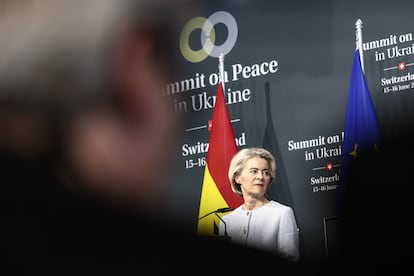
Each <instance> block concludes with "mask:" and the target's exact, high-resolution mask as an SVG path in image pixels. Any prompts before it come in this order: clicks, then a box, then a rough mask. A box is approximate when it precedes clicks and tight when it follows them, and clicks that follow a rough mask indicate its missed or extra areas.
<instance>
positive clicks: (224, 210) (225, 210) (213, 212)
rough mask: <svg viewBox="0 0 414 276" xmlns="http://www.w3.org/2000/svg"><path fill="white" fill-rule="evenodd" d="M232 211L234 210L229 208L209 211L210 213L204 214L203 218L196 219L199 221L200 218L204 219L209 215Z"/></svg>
mask: <svg viewBox="0 0 414 276" xmlns="http://www.w3.org/2000/svg"><path fill="white" fill-rule="evenodd" d="M233 210H234V208H231V207H225V208H218V209H217V210H214V211H211V212H209V213H207V214H205V215H204V216H202V217H200V218H198V220H200V219H202V218H205V217H207V216H209V215H211V214H217V213H225V212H230V211H233Z"/></svg>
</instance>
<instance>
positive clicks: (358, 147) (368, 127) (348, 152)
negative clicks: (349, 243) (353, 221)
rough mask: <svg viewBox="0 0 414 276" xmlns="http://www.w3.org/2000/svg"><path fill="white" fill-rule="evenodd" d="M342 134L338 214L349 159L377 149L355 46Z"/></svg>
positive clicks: (371, 110)
mask: <svg viewBox="0 0 414 276" xmlns="http://www.w3.org/2000/svg"><path fill="white" fill-rule="evenodd" d="M343 135H344V136H343V141H342V151H341V164H340V179H339V187H338V212H339V213H340V214H342V204H343V202H342V201H343V198H342V197H343V190H344V188H345V187H344V186H345V185H348V184H346V182H347V180H346V178H347V177H346V176H347V171H348V170H349V169H350V166H351V165H352V161H353V160H355V159H356V158H358V157H359V156H361V155H364V154H371V153H374V152H375V151H378V150H379V148H380V146H381V140H382V139H381V133H380V126H379V122H378V119H377V115H376V112H375V108H374V105H373V103H372V99H371V94H370V92H369V89H368V85H367V83H366V80H365V76H364V72H363V70H362V66H361V60H360V55H359V50H358V49H357V50H356V51H355V53H354V62H353V65H352V73H351V80H350V85H349V92H348V103H347V108H346V116H345V127H344V134H343Z"/></svg>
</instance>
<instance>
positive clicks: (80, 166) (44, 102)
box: [0, 0, 177, 207]
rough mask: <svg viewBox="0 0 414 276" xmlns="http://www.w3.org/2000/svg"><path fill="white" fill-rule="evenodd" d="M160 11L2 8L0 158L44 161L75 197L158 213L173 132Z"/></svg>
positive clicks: (121, 4) (98, 2)
mask: <svg viewBox="0 0 414 276" xmlns="http://www.w3.org/2000/svg"><path fill="white" fill-rule="evenodd" d="M163 2H166V3H167V1H163ZM163 2H162V1H132V0H87V1H80V0H69V1H64V0H50V1H49V0H39V1H36V0H31V1H16V0H2V1H0V152H2V153H3V154H6V155H7V156H11V157H12V158H16V159H19V160H26V161H27V160H37V159H45V158H46V159H47V158H49V159H48V160H50V157H51V156H52V159H53V160H54V161H53V162H54V165H56V168H57V171H58V174H59V177H60V178H61V179H62V180H63V181H62V182H64V183H65V185H67V187H68V188H69V189H73V190H74V191H81V192H82V193H85V194H93V195H98V197H100V198H105V199H107V200H110V201H114V202H122V203H123V204H127V205H129V206H135V205H136V206H137V207H138V206H152V204H154V205H158V204H159V203H160V202H159V201H158V200H157V196H158V194H159V193H160V192H162V189H163V187H162V186H161V185H162V184H161V183H163V181H162V180H163V179H162V178H163V177H165V176H166V173H165V172H166V171H167V170H168V169H167V168H166V165H167V164H168V161H169V160H168V157H169V151H170V150H171V148H172V147H171V145H172V144H173V143H174V138H175V133H174V129H175V124H176V123H177V120H176V119H177V118H175V116H174V113H173V111H172V104H171V103H170V102H169V99H168V98H167V97H166V96H165V95H162V89H163V86H164V85H165V84H166V83H167V82H168V81H169V80H170V79H169V78H170V77H171V76H170V75H169V72H168V71H167V69H166V68H171V67H170V66H169V62H170V61H171V56H170V54H169V52H168V51H169V49H170V48H169V47H168V43H169V40H168V29H167V28H168V27H170V26H172V24H171V23H172V22H170V21H169V20H170V19H171V18H169V17H167V16H166V13H165V12H166V11H167V10H168V12H169V14H172V13H173V12H172V11H171V10H169V8H168V7H167V5H166V4H165V3H163ZM22 173H23V174H24V172H22ZM34 181H35V180H34ZM37 184H39V183H33V185H37Z"/></svg>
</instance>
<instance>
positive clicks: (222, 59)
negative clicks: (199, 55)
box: [218, 53, 226, 93]
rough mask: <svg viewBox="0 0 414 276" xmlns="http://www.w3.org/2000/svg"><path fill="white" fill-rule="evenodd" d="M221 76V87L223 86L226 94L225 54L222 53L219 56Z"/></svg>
mask: <svg viewBox="0 0 414 276" xmlns="http://www.w3.org/2000/svg"><path fill="white" fill-rule="evenodd" d="M218 67H219V75H220V80H221V85H222V86H223V93H225V92H224V91H226V90H225V86H224V54H223V53H221V54H220V56H219V66H218Z"/></svg>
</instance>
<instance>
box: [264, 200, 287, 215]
mask: <svg viewBox="0 0 414 276" xmlns="http://www.w3.org/2000/svg"><path fill="white" fill-rule="evenodd" d="M265 206H267V207H268V208H273V209H279V210H284V211H286V212H290V211H292V210H293V209H292V208H291V207H290V206H288V205H286V204H283V203H280V202H278V201H276V200H273V199H272V200H269V202H268V203H267V204H266V205H265Z"/></svg>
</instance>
